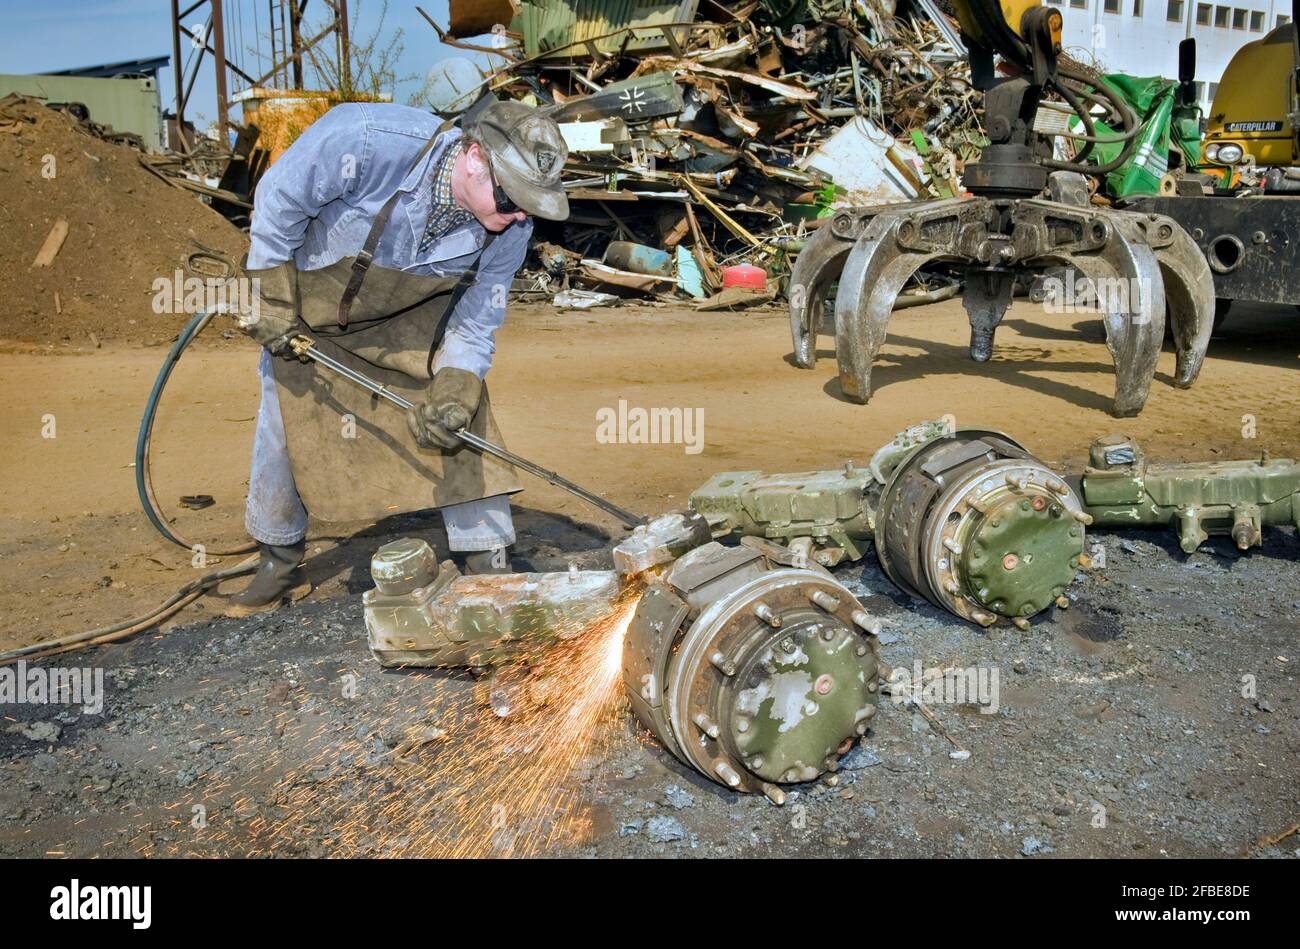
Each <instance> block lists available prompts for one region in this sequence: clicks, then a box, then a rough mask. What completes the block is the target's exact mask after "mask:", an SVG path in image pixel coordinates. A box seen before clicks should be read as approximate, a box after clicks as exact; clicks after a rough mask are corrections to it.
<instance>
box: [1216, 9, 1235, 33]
mask: <svg viewBox="0 0 1300 949" xmlns="http://www.w3.org/2000/svg"><path fill="white" fill-rule="evenodd" d="M1231 15H1232V10H1230V9H1229V8H1228V7H1215V8H1214V25H1215V26H1221V27H1223V28H1224V29H1225V30H1226V29H1227V28H1228V17H1230V16H1231Z"/></svg>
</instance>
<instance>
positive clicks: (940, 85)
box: [435, 0, 984, 307]
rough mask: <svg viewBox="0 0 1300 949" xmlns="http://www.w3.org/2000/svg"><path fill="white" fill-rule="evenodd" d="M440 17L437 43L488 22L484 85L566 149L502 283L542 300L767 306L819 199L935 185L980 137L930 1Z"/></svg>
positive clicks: (483, 11)
mask: <svg viewBox="0 0 1300 949" xmlns="http://www.w3.org/2000/svg"><path fill="white" fill-rule="evenodd" d="M498 8H499V9H498ZM450 14H451V15H450V28H449V29H448V30H447V31H445V32H444V31H442V30H441V29H439V32H440V34H441V35H442V37H443V41H444V42H447V43H449V44H451V45H453V46H461V47H468V48H478V47H475V46H473V44H470V43H467V42H462V41H460V40H458V39H457V37H471V36H475V35H479V34H482V33H484V32H487V31H488V30H492V29H493V24H498V23H499V24H506V23H508V24H509V28H508V29H506V30H502V29H501V28H499V27H498V28H496V29H495V31H494V32H495V35H496V36H497V37H498V38H506V39H508V40H509V41H510V42H511V45H506V46H498V47H497V48H495V49H494V50H493V52H494V54H496V55H498V56H502V57H505V58H507V59H508V60H509V63H508V65H507V66H506V67H505V68H503V69H501V70H499V71H498V72H497V73H495V74H494V75H493V76H492V77H490V79H489V81H488V82H487V84H486V87H487V88H489V89H490V90H491V92H492V93H493V94H495V95H496V96H497V97H506V96H510V97H514V98H517V99H521V100H523V101H527V102H529V103H532V104H535V105H538V106H539V107H542V108H545V109H547V110H548V111H549V112H550V113H551V114H552V115H553V117H554V118H555V119H556V120H557V121H558V122H559V123H560V127H561V130H562V133H563V135H564V137H565V140H566V142H567V143H568V145H569V158H568V161H567V164H566V174H565V182H566V188H567V190H568V193H569V198H570V201H571V207H572V209H573V212H572V215H571V217H570V219H569V221H567V222H566V223H565V224H563V225H557V226H555V227H553V228H549V229H547V228H544V227H539V230H538V246H537V248H536V260H535V261H532V262H530V263H533V264H534V265H535V266H534V269H533V270H532V271H531V272H530V274H529V275H528V276H527V277H526V278H523V279H522V280H521V283H520V284H519V285H518V289H520V290H525V289H526V290H532V291H540V292H543V293H545V294H546V295H547V296H549V297H552V298H555V300H556V302H557V304H558V305H561V306H565V305H570V306H584V305H593V304H595V303H608V302H614V301H615V300H617V299H618V298H619V297H626V296H629V295H631V296H641V297H656V296H673V297H675V298H678V299H680V298H681V297H683V296H687V297H692V298H695V299H696V300H698V301H699V302H700V304H701V305H702V306H705V307H708V306H714V307H728V306H746V305H753V304H755V303H761V302H766V301H769V300H772V299H773V298H775V297H776V296H777V295H780V294H782V293H784V292H785V289H786V288H785V287H784V286H783V285H782V282H781V278H782V277H783V276H785V275H787V274H788V273H789V269H790V259H791V258H792V257H793V256H794V255H795V254H797V252H798V250H799V248H800V247H801V246H802V241H803V238H804V236H805V235H806V234H807V233H809V232H810V230H812V229H814V228H816V227H817V226H818V225H819V224H820V223H821V222H822V221H823V220H825V219H826V217H827V216H828V215H829V214H830V213H831V210H830V209H832V208H834V207H843V206H850V205H864V204H879V203H882V202H892V201H908V200H915V199H924V198H944V197H951V196H953V195H954V194H957V193H960V189H959V185H958V176H959V174H960V171H961V168H962V166H963V164H964V163H965V162H966V161H970V160H973V159H974V158H976V157H977V155H978V151H979V147H980V145H982V144H983V142H984V138H983V133H982V131H981V128H980V116H979V97H978V95H977V94H976V93H975V92H974V91H973V89H972V88H971V84H970V79H969V76H970V69H969V65H968V63H967V62H966V60H965V58H964V53H963V51H962V48H961V45H960V40H959V38H958V34H957V31H956V28H955V26H954V25H953V22H952V21H950V20H949V19H948V18H947V17H946V16H945V15H944V14H943V13H942V12H941V11H940V10H939V8H938V7H937V6H936V5H935V4H934V3H933V2H932V0H758V2H750V3H747V4H744V5H743V6H740V7H739V8H737V9H727V8H724V7H723V6H721V5H719V4H717V3H715V2H712V0H682V2H676V3H657V4H654V3H652V4H638V5H636V8H635V10H629V9H625V8H624V7H623V6H622V5H616V4H608V3H597V2H578V3H576V4H575V3H572V2H568V3H558V2H550V0H535V2H528V3H523V4H522V5H515V4H511V3H510V2H509V0H500V2H497V3H488V4H486V5H484V4H474V5H472V6H471V5H470V4H460V3H456V2H453V3H452V4H451V10H450ZM471 78H472V77H471ZM450 85H453V86H454V85H456V83H454V82H452V83H451V84H450ZM444 104H445V103H444ZM467 104H468V103H467V102H464V101H462V102H461V103H460V107H461V108H463V107H464V106H465V105H467ZM435 105H436V103H435ZM449 111H455V108H454V107H453V108H451V109H449ZM740 264H745V265H751V267H749V268H745V269H741V270H739V271H735V272H732V271H730V270H728V268H729V267H730V266H732V265H740ZM752 265H757V267H758V268H761V270H762V271H763V273H759V272H757V270H754V269H752ZM724 271H726V273H724ZM597 294H600V295H597Z"/></svg>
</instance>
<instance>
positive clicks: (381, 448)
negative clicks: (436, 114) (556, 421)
mask: <svg viewBox="0 0 1300 949" xmlns="http://www.w3.org/2000/svg"><path fill="white" fill-rule="evenodd" d="M448 127H450V124H449V123H448V124H446V125H444V126H443V127H442V128H439V130H438V132H437V133H435V134H434V136H433V138H432V139H430V140H429V142H428V143H427V144H426V145H425V146H424V149H423V150H422V151H421V152H420V155H419V156H418V157H417V158H416V160H415V163H414V164H413V165H412V167H413V168H414V165H415V164H418V163H419V161H420V159H421V158H423V157H424V155H425V153H426V152H428V150H429V149H430V148H431V147H432V146H433V143H434V141H435V140H436V139H437V137H438V135H440V134H442V133H443V132H444V131H446V129H447V128H448ZM399 194H400V192H399V193H397V194H394V195H393V196H392V197H391V198H390V199H389V200H388V202H387V203H386V204H385V205H384V207H383V209H382V210H381V211H380V213H379V214H378V215H377V216H376V218H375V221H374V223H373V225H372V226H371V229H370V233H369V235H368V236H367V238H366V242H365V245H364V246H363V247H362V250H361V252H360V253H359V254H358V255H357V256H356V257H346V258H343V259H342V260H339V261H337V262H335V263H333V264H331V265H329V266H328V267H323V268H321V269H319V270H297V271H296V279H297V282H298V294H297V299H298V300H299V301H300V302H299V315H300V317H301V319H302V321H303V322H304V323H306V324H307V326H308V327H309V328H310V329H311V336H312V337H313V338H314V339H315V340H316V341H317V344H318V345H319V347H320V349H321V350H322V352H325V353H326V354H328V355H330V356H333V357H334V358H335V359H338V360H339V361H340V362H342V363H344V364H346V365H347V366H349V367H351V368H352V369H355V370H357V371H358V372H363V373H365V374H366V375H368V376H370V377H372V378H374V379H376V380H378V381H379V382H381V383H383V384H384V385H386V386H387V387H388V388H390V389H392V390H393V391H394V392H396V393H397V394H399V395H402V396H404V397H406V398H407V399H409V400H410V401H412V402H415V403H419V402H421V401H422V400H423V399H424V398H425V396H426V393H427V390H428V387H429V384H430V381H431V380H432V378H433V364H434V360H435V358H436V353H437V350H438V348H439V347H440V345H441V343H442V338H443V335H444V333H445V332H446V327H447V320H448V318H449V317H450V315H451V313H452V310H453V309H454V307H455V305H456V302H457V301H458V300H459V299H460V297H461V295H462V294H464V292H465V291H466V290H468V289H469V287H470V285H471V284H472V283H473V280H474V277H475V275H476V273H477V269H478V268H477V265H476V266H475V267H473V268H471V269H470V270H469V271H468V272H467V273H465V274H463V275H460V276H452V277H429V276H421V275H418V274H410V273H407V272H405V271H402V270H396V269H393V268H390V267H378V266H372V265H371V257H372V255H373V253H374V250H375V248H376V247H377V246H378V244H379V238H380V236H381V235H382V233H383V230H384V227H385V226H386V225H387V223H388V219H389V216H390V215H391V213H392V210H393V206H394V205H395V204H396V201H397V197H398V195H399ZM494 236H495V235H492V234H489V235H488V239H487V241H486V242H485V243H484V249H485V250H486V248H487V246H488V245H489V244H490V243H491V241H492V239H493V237H494ZM480 259H481V252H480ZM273 365H274V374H275V381H276V390H277V392H278V394H279V397H280V413H281V416H282V417H283V420H284V431H285V438H286V441H287V443H288V449H289V461H290V464H291V466H292V468H293V477H294V482H295V484H296V486H297V488H298V494H299V495H300V496H301V497H302V500H303V504H304V506H305V507H306V508H307V510H308V512H309V513H310V514H311V516H312V517H314V518H319V519H320V520H324V521H350V520H372V521H373V520H379V519H381V518H383V517H387V516H390V515H393V514H402V513H407V512H410V511H420V510H426V509H428V508H430V507H444V506H446V505H450V504H461V503H463V502H466V501H476V500H479V499H482V498H487V497H492V496H494V495H499V494H509V493H513V492H515V491H519V490H522V486H521V485H520V484H519V482H518V479H517V478H516V476H515V471H514V469H513V468H512V467H511V466H510V465H508V464H506V463H505V462H502V461H500V460H498V459H496V458H493V457H491V456H487V457H485V456H483V455H481V454H479V453H478V452H476V451H474V450H473V449H470V448H461V449H458V450H456V451H453V452H442V451H439V450H438V449H423V448H420V447H419V446H418V445H416V443H415V440H414V439H413V438H412V437H411V433H410V431H409V429H408V428H407V423H406V413H405V412H403V411H402V410H401V409H399V408H398V407H397V406H395V405H393V404H392V403H390V402H387V401H385V400H381V399H380V398H379V397H378V396H376V395H373V394H371V393H370V392H368V391H366V390H365V389H363V388H361V387H360V386H359V385H357V384H356V383H353V382H350V381H349V380H347V379H345V378H343V377H342V376H339V375H337V374H335V373H332V372H330V371H329V370H328V369H323V368H319V367H317V366H316V365H315V364H314V363H302V362H299V361H297V360H288V359H275V360H274V361H273ZM469 430H470V431H472V432H473V433H474V434H476V435H479V436H481V437H483V438H486V439H488V440H489V441H492V442H495V443H496V444H498V445H501V444H503V442H502V438H501V432H500V431H499V430H498V429H497V426H496V421H495V419H494V418H493V417H492V407H491V404H490V402H489V398H488V392H487V387H486V386H485V387H484V389H483V398H482V400H481V401H480V403H479V408H478V412H477V413H476V414H475V416H474V418H473V420H472V421H471V422H470V424H469Z"/></svg>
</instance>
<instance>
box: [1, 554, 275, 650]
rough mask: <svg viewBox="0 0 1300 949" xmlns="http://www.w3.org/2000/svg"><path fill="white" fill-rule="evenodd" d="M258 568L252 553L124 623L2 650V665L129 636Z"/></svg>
mask: <svg viewBox="0 0 1300 949" xmlns="http://www.w3.org/2000/svg"><path fill="white" fill-rule="evenodd" d="M256 569H257V558H256V557H249V558H247V559H245V560H243V561H241V562H240V563H237V564H235V565H234V566H233V567H226V568H225V569H224V570H215V571H213V572H212V573H207V574H204V575H203V576H201V577H199V578H198V579H196V580H191V581H190V582H189V583H187V584H185V586H183V587H181V588H180V589H179V590H177V591H176V592H175V593H173V594H172V595H171V596H170V597H168V598H167V600H166V601H164V602H163V603H162V605H161V606H159V607H158V608H157V609H155V610H153V611H152V612H149V613H146V614H144V615H143V616H137V617H135V618H133V619H128V620H123V621H122V622H120V623H114V624H113V625H111V626H101V627H99V628H98V629H88V630H86V631H84V632H80V633H72V634H71V635H69V636H61V637H59V638H58V639H47V640H46V641H45V642H40V643H33V644H32V645H30V646H22V647H20V648H18V649H11V650H9V651H8V652H3V653H0V666H5V665H9V664H10V663H12V662H16V661H17V660H19V659H44V658H45V657H46V656H53V655H55V654H56V653H61V652H71V651H72V650H74V649H84V648H85V647H87V646H98V645H100V644H101V643H109V642H114V641H116V640H119V639H125V638H126V637H127V636H130V635H132V634H134V633H138V632H140V631H141V630H145V629H148V628H149V627H151V626H156V625H158V624H159V623H161V622H162V621H163V620H165V619H167V617H169V616H171V615H172V614H173V613H176V612H179V611H180V610H181V609H183V608H184V607H186V606H188V605H189V604H190V603H193V602H194V601H195V600H197V599H198V598H199V597H200V596H202V595H203V594H204V593H207V592H208V591H209V590H210V589H212V587H214V586H216V585H217V584H218V583H220V582H221V581H223V580H228V579H230V578H231V577H237V576H240V575H241V574H245V573H251V572H252V571H254V570H256Z"/></svg>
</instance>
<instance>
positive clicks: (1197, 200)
mask: <svg viewBox="0 0 1300 949" xmlns="http://www.w3.org/2000/svg"><path fill="white" fill-rule="evenodd" d="M1291 13H1292V16H1291V22H1289V23H1285V24H1283V25H1281V26H1279V27H1277V28H1276V29H1274V30H1273V31H1272V32H1270V33H1268V34H1267V35H1266V36H1264V37H1263V38H1261V39H1258V40H1255V41H1254V42H1251V43H1247V44H1246V45H1245V46H1243V47H1242V48H1241V49H1239V50H1238V51H1237V53H1236V54H1235V55H1234V56H1233V57H1232V60H1231V61H1230V62H1229V63H1228V67H1227V69H1225V70H1224V72H1223V78H1222V79H1221V80H1220V82H1219V88H1218V91H1217V92H1216V93H1215V96H1214V102H1213V104H1212V105H1211V106H1210V112H1209V115H1208V116H1207V119H1206V131H1205V136H1204V138H1203V139H1202V142H1201V166H1200V168H1199V169H1198V170H1199V171H1200V172H1201V173H1204V174H1208V175H1210V176H1212V177H1213V179H1214V180H1215V181H1216V185H1215V187H1214V188H1213V190H1211V191H1209V192H1208V193H1207V192H1206V191H1205V189H1203V188H1202V187H1201V186H1200V184H1199V183H1198V182H1197V181H1196V179H1195V176H1191V177H1185V178H1184V179H1183V180H1182V181H1180V182H1179V183H1178V193H1177V195H1170V196H1162V197H1158V198H1148V199H1144V200H1142V201H1139V202H1137V203H1136V205H1135V207H1138V208H1139V209H1141V210H1146V211H1151V212H1154V213H1158V214H1167V215H1168V216H1169V217H1171V218H1173V219H1174V220H1176V221H1177V222H1178V223H1179V224H1180V225H1181V226H1182V227H1183V229H1184V230H1186V231H1187V232H1188V233H1189V234H1190V235H1191V236H1192V239H1193V240H1194V241H1195V242H1196V244H1197V246H1199V247H1200V248H1201V251H1202V253H1204V254H1205V258H1206V260H1207V261H1208V263H1209V265H1210V269H1211V270H1212V271H1213V272H1214V288H1215V294H1216V296H1217V301H1216V306H1215V315H1214V325H1215V326H1218V325H1219V324H1220V323H1222V321H1223V320H1224V318H1225V317H1226V316H1227V314H1228V310H1229V308H1230V307H1231V306H1232V304H1233V302H1234V301H1250V302H1256V303H1284V304H1300V267H1297V266H1296V264H1297V262H1298V255H1300V167H1297V166H1300V68H1298V65H1297V64H1300V34H1297V31H1296V17H1297V16H1298V15H1300V0H1293V2H1292V5H1291ZM1194 42H1195V41H1194V40H1184V41H1183V47H1184V48H1182V49H1180V54H1182V56H1181V58H1182V59H1183V60H1184V61H1186V62H1189V63H1190V65H1185V66H1180V70H1182V71H1185V72H1188V73H1194V71H1195V46H1194V45H1193V44H1194Z"/></svg>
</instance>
